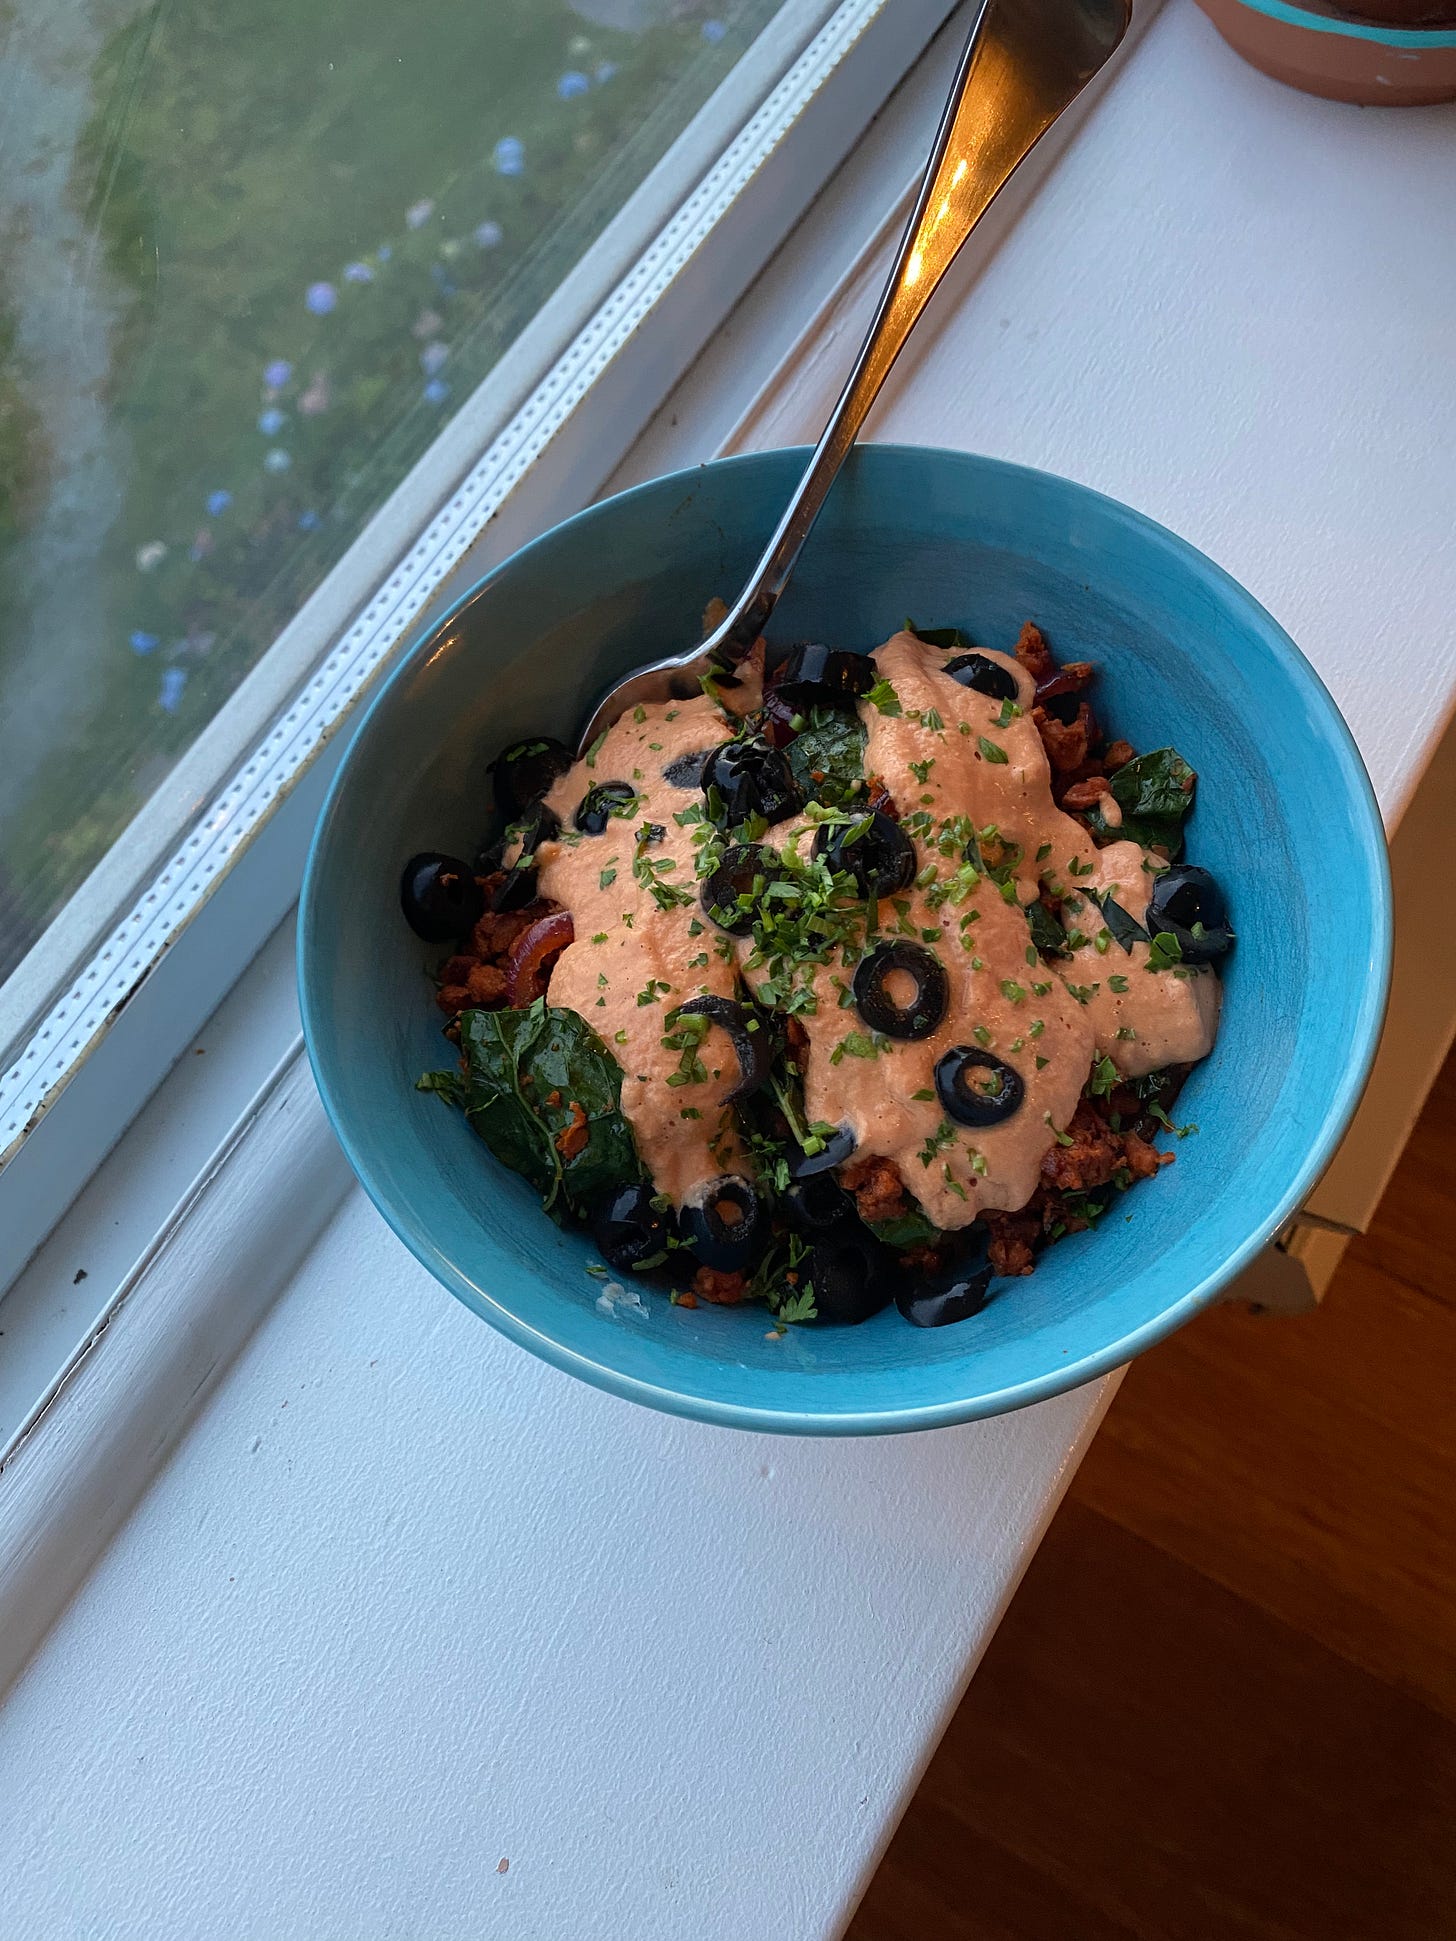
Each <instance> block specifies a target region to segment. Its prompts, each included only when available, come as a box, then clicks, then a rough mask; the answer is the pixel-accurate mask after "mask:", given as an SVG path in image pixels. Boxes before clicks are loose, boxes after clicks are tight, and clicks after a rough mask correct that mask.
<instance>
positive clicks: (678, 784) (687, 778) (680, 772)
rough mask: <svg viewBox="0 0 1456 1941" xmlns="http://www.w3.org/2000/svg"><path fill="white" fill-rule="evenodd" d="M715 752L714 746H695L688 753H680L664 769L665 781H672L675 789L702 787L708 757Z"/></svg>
mask: <svg viewBox="0 0 1456 1941" xmlns="http://www.w3.org/2000/svg"><path fill="white" fill-rule="evenodd" d="M715 752H716V751H715V750H714V749H712V748H694V749H692V750H691V751H690V752H689V753H688V754H686V755H678V756H677V757H676V758H675V759H674V760H672V761H670V762H669V763H668V764H667V766H666V768H664V769H663V771H662V779H663V781H664V782H671V784H672V786H673V787H674V788H675V789H700V788H701V787H702V786H703V770H704V768H705V767H706V766H707V762H708V757H709V756H710V755H712V754H714V753H715Z"/></svg>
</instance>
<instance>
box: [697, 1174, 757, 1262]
mask: <svg viewBox="0 0 1456 1941" xmlns="http://www.w3.org/2000/svg"><path fill="white" fill-rule="evenodd" d="M678 1224H679V1226H680V1228H681V1230H682V1237H683V1239H684V1240H685V1241H686V1242H687V1244H688V1246H689V1247H690V1248H691V1249H692V1251H693V1253H694V1255H695V1256H696V1258H697V1259H698V1260H700V1261H701V1262H702V1264H703V1266H704V1267H716V1268H717V1269H718V1271H719V1272H720V1273H724V1274H733V1273H737V1272H739V1271H740V1270H746V1269H748V1268H750V1267H753V1266H754V1265H755V1264H756V1263H757V1261H758V1259H759V1256H760V1255H761V1254H762V1252H763V1250H764V1248H765V1247H766V1246H767V1244H768V1237H769V1229H768V1216H767V1214H766V1213H765V1212H764V1208H763V1201H762V1200H761V1199H760V1198H759V1196H758V1189H757V1188H756V1187H755V1186H754V1185H753V1184H752V1182H751V1181H750V1180H746V1179H743V1178H742V1177H741V1176H740V1175H739V1174H737V1173H725V1174H724V1175H723V1176H722V1178H721V1179H715V1180H713V1181H712V1182H711V1184H710V1185H709V1186H708V1187H707V1189H706V1191H705V1192H704V1194H703V1197H702V1198H701V1200H697V1201H693V1202H690V1203H689V1204H688V1205H687V1206H685V1207H684V1208H683V1210H682V1212H681V1214H680V1215H679V1216H678Z"/></svg>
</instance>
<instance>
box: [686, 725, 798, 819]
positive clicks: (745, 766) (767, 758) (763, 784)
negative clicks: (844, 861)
mask: <svg viewBox="0 0 1456 1941" xmlns="http://www.w3.org/2000/svg"><path fill="white" fill-rule="evenodd" d="M703 787H704V788H705V789H710V788H714V789H717V791H718V793H719V795H720V796H721V797H722V798H723V811H724V814H725V815H726V817H727V819H728V825H729V827H730V828H733V827H736V826H737V824H738V823H740V822H747V820H748V818H749V817H750V816H762V817H763V819H764V821H765V822H766V823H767V824H768V825H769V827H770V828H772V827H773V825H774V823H776V822H782V821H783V820H784V818H785V817H786V816H791V815H793V814H794V813H795V812H796V811H797V810H799V809H801V808H802V807H803V806H804V798H803V796H802V794H801V793H800V791H799V785H798V783H797V782H796V781H795V780H794V771H793V770H792V769H791V768H790V767H789V758H788V756H787V755H785V754H784V753H783V751H782V750H781V749H778V748H774V747H772V746H771V745H770V743H768V742H767V741H765V740H764V738H763V736H762V735H740V736H739V737H738V739H737V740H736V741H725V742H724V743H723V744H722V746H721V747H719V748H715V749H714V750H713V752H712V754H711V755H710V756H709V757H708V760H707V762H706V763H705V764H704V767H703Z"/></svg>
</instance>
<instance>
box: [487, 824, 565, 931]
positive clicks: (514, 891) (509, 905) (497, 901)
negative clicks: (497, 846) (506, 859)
mask: <svg viewBox="0 0 1456 1941" xmlns="http://www.w3.org/2000/svg"><path fill="white" fill-rule="evenodd" d="M560 833H561V818H560V817H559V816H558V815H557V813H556V811H555V810H554V809H548V808H547V806H546V804H545V803H544V802H533V803H532V804H531V806H530V807H529V808H528V809H527V810H526V813H525V814H524V815H523V816H521V817H519V819H518V820H517V821H515V822H514V823H512V825H511V827H510V828H509V829H507V831H506V833H505V839H504V842H503V844H502V847H501V853H502V855H504V852H505V850H506V849H508V848H510V847H511V845H512V844H513V843H516V842H519V844H520V849H519V852H518V853H517V856H516V860H515V862H514V863H513V864H512V865H511V867H510V868H509V869H508V870H507V871H506V874H505V880H504V882H502V883H500V884H498V885H497V887H496V888H495V890H493V891H492V893H491V899H490V907H491V909H492V910H520V909H523V908H524V907H525V905H526V904H528V903H530V902H531V901H532V900H533V899H534V897H535V895H536V851H537V850H538V849H539V848H540V847H541V844H542V843H543V842H554V841H555V840H556V838H557V836H559V835H560Z"/></svg>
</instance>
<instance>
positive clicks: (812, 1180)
mask: <svg viewBox="0 0 1456 1941" xmlns="http://www.w3.org/2000/svg"><path fill="white" fill-rule="evenodd" d="M779 1205H780V1207H781V1208H782V1209H783V1214H784V1218H785V1219H786V1220H787V1221H788V1222H789V1224H790V1225H791V1226H794V1227H797V1228H798V1230H799V1232H800V1233H808V1234H813V1235H815V1236H817V1235H819V1234H823V1233H830V1232H832V1231H833V1230H834V1229H835V1228H836V1227H841V1226H843V1225H845V1223H846V1222H847V1221H853V1220H857V1219H858V1218H859V1214H858V1212H857V1211H856V1209H855V1204H854V1201H853V1200H852V1199H851V1198H850V1197H849V1195H848V1193H846V1192H845V1190H844V1188H843V1187H842V1186H841V1185H840V1184H839V1182H838V1180H835V1179H831V1178H830V1177H829V1175H828V1173H810V1174H809V1176H808V1178H807V1179H796V1180H792V1181H791V1182H790V1184H789V1186H788V1189H787V1190H786V1191H785V1192H783V1193H781V1194H780V1195H779Z"/></svg>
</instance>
